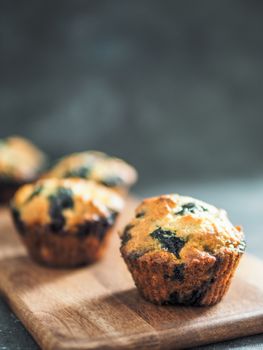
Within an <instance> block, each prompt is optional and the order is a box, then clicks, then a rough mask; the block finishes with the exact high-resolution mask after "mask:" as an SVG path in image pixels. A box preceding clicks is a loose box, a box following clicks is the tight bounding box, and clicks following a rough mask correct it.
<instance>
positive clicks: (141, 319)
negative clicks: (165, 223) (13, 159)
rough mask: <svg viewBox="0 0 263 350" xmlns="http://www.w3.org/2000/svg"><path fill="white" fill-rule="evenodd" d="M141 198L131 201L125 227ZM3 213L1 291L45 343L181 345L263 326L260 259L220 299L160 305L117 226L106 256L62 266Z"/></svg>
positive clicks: (246, 261)
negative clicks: (135, 272) (34, 251)
mask: <svg viewBox="0 0 263 350" xmlns="http://www.w3.org/2000/svg"><path fill="white" fill-rule="evenodd" d="M136 204H137V202H136V201H135V200H132V199H130V200H129V201H128V203H127V208H126V211H125V213H124V214H123V216H122V217H121V218H120V221H119V227H123V225H124V224H125V223H126V222H127V220H128V219H129V218H130V216H131V215H132V211H133V209H134V206H135V205H136ZM0 219H1V220H0V290H1V292H2V293H3V295H4V296H5V298H6V299H7V301H8V302H9V304H10V305H11V307H12V309H13V310H14V312H15V313H16V314H17V316H18V317H19V318H20V319H21V320H22V322H23V323H24V325H25V326H26V328H27V329H28V330H29V331H30V332H31V333H32V335H33V336H34V338H35V339H36V341H37V342H38V343H39V345H40V346H41V347H42V348H43V349H52V350H53V349H54V350H59V349H127V348H129V349H172V348H173V349H174V348H176V349H178V348H184V347H190V346H194V345H200V344H207V343H210V342H216V341H221V340H226V339H231V338H235V337H239V336H245V335H251V334H256V333H261V332H263V275H262V273H259V271H262V269H263V262H261V261H260V260H258V259H256V258H253V257H251V256H246V257H244V258H243V261H242V263H241V266H240V268H239V269H238V272H237V275H236V277H235V278H234V281H233V283H232V286H231V288H230V290H229V292H228V294H227V295H226V297H225V298H224V299H223V301H222V302H221V303H219V304H218V305H216V306H213V307H205V308H204V307H203V308H201V307H184V306H156V305H152V304H150V303H148V302H147V301H145V300H143V299H142V298H141V297H140V296H139V294H138V292H137V290H136V289H135V287H134V284H133V281H132V279H131V276H130V274H129V273H128V271H127V268H126V266H125V264H124V263H123V261H122V259H121V257H120V253H119V238H118V235H117V233H115V234H114V236H113V237H112V240H111V244H110V247H109V250H108V252H107V255H106V257H105V258H104V259H103V260H102V261H101V262H99V263H97V264H94V265H92V266H89V267H85V268H79V269H71V270H55V269H48V268H44V267H41V266H38V265H36V264H34V263H33V262H32V261H31V260H30V259H29V258H28V257H27V255H26V252H25V249H24V247H23V246H22V244H21V243H20V241H19V239H18V237H17V235H16V233H15V231H14V229H13V226H12V223H11V220H10V217H9V213H8V212H7V210H5V209H2V210H1V212H0Z"/></svg>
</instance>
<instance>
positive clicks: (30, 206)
mask: <svg viewBox="0 0 263 350" xmlns="http://www.w3.org/2000/svg"><path fill="white" fill-rule="evenodd" d="M122 207H123V200H122V199H121V197H120V196H119V195H118V194H117V193H116V192H114V191H112V190H110V189H108V188H106V187H104V186H101V185H98V184H96V183H95V182H93V181H85V180H81V179H46V180H39V181H37V182H36V183H34V184H29V185H25V186H23V187H21V188H20V189H19V190H18V191H17V192H16V194H15V196H14V199H13V201H12V203H11V209H12V214H13V218H14V222H15V225H16V227H17V229H18V231H19V233H20V235H21V237H22V239H23V241H24V243H25V245H26V247H27V248H28V251H29V254H30V255H31V257H32V258H33V259H34V260H36V261H38V262H40V263H44V264H46V265H50V266H58V267H71V266H77V265H82V264H86V263H92V262H94V261H96V260H98V259H99V258H100V257H102V255H103V252H104V250H105V248H106V245H107V242H108V238H109V236H110V232H111V229H112V227H113V225H114V223H115V221H116V217H117V215H118V213H119V212H120V211H121V210H122Z"/></svg>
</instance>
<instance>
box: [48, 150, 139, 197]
mask: <svg viewBox="0 0 263 350" xmlns="http://www.w3.org/2000/svg"><path fill="white" fill-rule="evenodd" d="M44 177H45V178H51V177H55V178H72V177H78V178H83V179H86V180H93V181H96V182H98V183H100V184H102V185H104V186H107V187H110V188H112V189H114V190H117V191H119V192H120V193H126V192H127V190H128V189H129V187H130V186H132V185H133V184H134V183H135V182H136V179H137V173H136V170H135V169H134V168H133V167H132V166H131V165H129V164H127V163H126V162H125V161H123V160H121V159H118V158H112V157H109V156H107V155H106V154H104V153H101V152H95V151H89V152H80V153H73V154H70V155H68V156H66V157H64V158H62V159H61V160H60V161H58V163H57V164H56V165H55V166H54V167H53V168H52V169H50V171H49V172H47V173H46V174H45V175H44Z"/></svg>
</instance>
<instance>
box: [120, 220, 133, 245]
mask: <svg viewBox="0 0 263 350" xmlns="http://www.w3.org/2000/svg"><path fill="white" fill-rule="evenodd" d="M132 228H133V225H131V224H128V225H126V226H125V228H124V231H123V234H122V236H121V241H122V246H124V245H125V244H126V243H127V242H128V241H129V240H130V239H131V238H132V236H131V234H130V230H131V229H132Z"/></svg>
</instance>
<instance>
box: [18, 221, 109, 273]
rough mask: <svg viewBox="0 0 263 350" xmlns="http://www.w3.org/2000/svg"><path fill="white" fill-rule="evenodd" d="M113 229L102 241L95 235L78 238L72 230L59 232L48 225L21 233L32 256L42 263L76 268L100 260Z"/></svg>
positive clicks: (27, 229)
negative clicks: (60, 233)
mask: <svg viewBox="0 0 263 350" xmlns="http://www.w3.org/2000/svg"><path fill="white" fill-rule="evenodd" d="M110 233H111V229H110V230H109V229H108V230H107V232H105V235H104V237H103V239H102V240H100V239H99V238H98V237H96V236H93V235H87V236H82V237H79V236H77V235H74V234H71V233H65V234H63V235H59V234H56V233H53V232H51V231H50V229H49V228H48V227H34V228H26V233H25V234H24V235H23V236H22V240H23V242H24V243H25V245H26V247H27V250H28V253H29V255H30V256H31V257H32V259H33V260H35V261H36V262H38V263H40V264H44V265H47V266H51V267H64V268H68V267H75V266H81V265H86V264H90V263H93V262H95V261H97V260H99V259H100V258H101V257H102V256H103V254H104V252H105V249H106V247H107V244H108V240H109V237H110Z"/></svg>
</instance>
